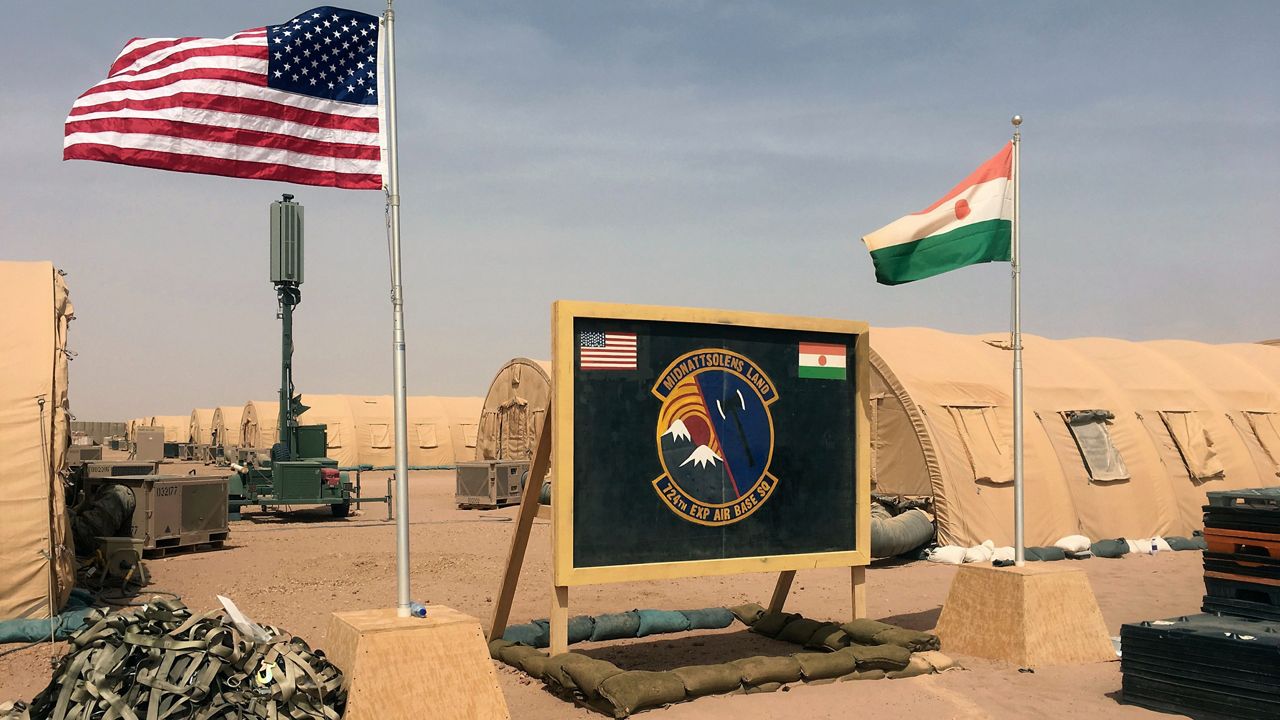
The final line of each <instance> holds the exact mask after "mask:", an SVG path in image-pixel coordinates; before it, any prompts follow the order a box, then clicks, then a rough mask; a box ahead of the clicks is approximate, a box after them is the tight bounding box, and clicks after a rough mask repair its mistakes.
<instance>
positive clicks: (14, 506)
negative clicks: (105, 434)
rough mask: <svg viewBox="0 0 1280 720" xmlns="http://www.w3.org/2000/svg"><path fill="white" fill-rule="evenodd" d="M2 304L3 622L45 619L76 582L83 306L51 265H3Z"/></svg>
mask: <svg viewBox="0 0 1280 720" xmlns="http://www.w3.org/2000/svg"><path fill="white" fill-rule="evenodd" d="M0 307H2V308H4V311H3V312H0V496H3V498H4V508H5V509H4V521H3V522H0V548H4V551H3V552H2V553H0V620H8V619H12V618H45V617H49V605H50V600H52V604H53V605H54V607H55V610H60V609H61V608H62V606H63V604H64V603H65V602H66V600H67V596H68V595H69V594H70V593H71V588H72V586H74V584H75V567H74V562H73V561H74V555H75V553H74V549H73V548H72V546H71V537H70V533H69V532H68V519H67V512H66V500H65V498H64V496H63V485H62V475H61V472H62V471H63V470H64V465H65V462H66V447H67V444H68V443H69V442H70V427H69V417H68V412H67V407H68V405H67V355H66V352H65V350H66V347H67V325H68V323H69V322H70V320H71V317H72V313H73V309H72V307H71V301H70V299H69V297H68V294H67V287H66V284H65V283H64V282H63V280H62V277H61V276H60V275H59V274H58V273H57V271H56V270H54V267H53V265H52V264H51V263H47V262H32V263H19V262H0ZM41 400H43V404H42V403H41ZM50 556H52V558H53V559H52V562H51V561H50V560H49V559H48V558H49V557H50ZM51 596H52V597H51Z"/></svg>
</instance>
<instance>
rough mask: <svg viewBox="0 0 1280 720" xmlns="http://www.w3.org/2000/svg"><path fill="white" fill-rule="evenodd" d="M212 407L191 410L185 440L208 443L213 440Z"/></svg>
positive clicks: (201, 443)
mask: <svg viewBox="0 0 1280 720" xmlns="http://www.w3.org/2000/svg"><path fill="white" fill-rule="evenodd" d="M213 413H214V409H213V408H196V409H194V410H192V411H191V422H190V424H189V425H188V426H187V427H188V430H187V442H191V443H196V444H199V445H208V444H209V443H211V442H213Z"/></svg>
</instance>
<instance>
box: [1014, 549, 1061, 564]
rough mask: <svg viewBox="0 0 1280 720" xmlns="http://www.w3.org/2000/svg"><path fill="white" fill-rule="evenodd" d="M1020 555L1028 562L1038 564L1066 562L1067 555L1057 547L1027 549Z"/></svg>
mask: <svg viewBox="0 0 1280 720" xmlns="http://www.w3.org/2000/svg"><path fill="white" fill-rule="evenodd" d="M1022 554H1023V556H1024V557H1026V559H1028V560H1035V561H1038V562H1052V561H1055V560H1066V559H1067V553H1066V552H1064V551H1063V549H1062V548H1057V547H1029V548H1025V549H1024V550H1023V551H1022Z"/></svg>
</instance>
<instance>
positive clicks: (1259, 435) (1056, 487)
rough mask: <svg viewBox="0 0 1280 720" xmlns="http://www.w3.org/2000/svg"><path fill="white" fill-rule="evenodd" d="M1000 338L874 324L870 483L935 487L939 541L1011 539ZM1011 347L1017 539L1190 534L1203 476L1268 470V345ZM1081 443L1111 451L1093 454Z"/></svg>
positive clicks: (1252, 480) (1247, 478)
mask: <svg viewBox="0 0 1280 720" xmlns="http://www.w3.org/2000/svg"><path fill="white" fill-rule="evenodd" d="M1007 340H1008V336H1007V335H1004V334H1000V335H996V334H991V335H979V336H969V335H957V334H951V333H945V332H942V331H938V330H929V329H923V328H875V329H874V330H873V331H872V332H871V354H870V361H871V367H872V372H871V387H870V392H869V396H870V405H871V407H870V412H869V415H870V420H871V426H872V433H871V434H872V459H871V464H872V482H873V489H874V491H875V492H879V493H884V494H889V495H905V496H916V497H922V496H932V498H933V500H934V507H935V512H936V515H937V520H938V542H939V543H940V544H944V545H963V546H972V545H976V544H978V543H981V542H983V541H985V540H993V541H994V542H995V544H996V545H1006V544H1009V543H1011V542H1012V540H1013V483H1012V471H1011V469H1007V468H1008V462H1007V461H1009V460H1011V452H1012V447H1013V440H1012V438H1013V408H1012V404H1011V401H1012V378H1011V373H1012V370H1011V369H1012V358H1011V356H1010V353H1009V352H1008V351H1006V350H1004V349H1002V348H1001V347H999V345H1001V344H1002V343H1006V342H1007ZM1023 347H1024V352H1023V355H1024V367H1025V379H1024V394H1025V402H1024V410H1025V422H1026V424H1025V450H1024V464H1025V477H1026V488H1025V489H1026V503H1025V509H1026V541H1027V544H1028V545H1051V544H1052V543H1053V542H1054V541H1055V540H1057V539H1058V538H1060V537H1062V536H1064V535H1076V534H1079V535H1084V536H1086V537H1089V538H1092V539H1099V538H1114V537H1150V536H1164V535H1190V534H1191V533H1192V532H1193V531H1195V530H1197V529H1200V528H1201V527H1202V519H1201V509H1200V507H1201V505H1203V504H1204V503H1205V502H1206V497H1205V494H1206V493H1207V492H1209V491H1212V490H1229V489H1237V488H1246V487H1259V486H1267V485H1276V484H1278V482H1280V476H1277V472H1280V465H1278V464H1277V462H1276V459H1275V457H1274V456H1273V455H1272V454H1271V452H1269V450H1268V447H1269V445H1274V444H1275V443H1277V442H1278V441H1280V437H1278V438H1273V433H1272V430H1271V428H1273V427H1277V428H1280V348H1277V347H1274V346H1269V345H1264V344H1259V343H1248V344H1246V343H1241V344H1227V345H1210V344H1206V343H1199V342H1191V341H1182V340H1160V341H1150V342H1130V341H1125V340H1116V339H1109V338H1081V339H1073V340H1051V339H1047V338H1042V337H1037V336H1032V335H1024V336H1023ZM1093 411H1103V413H1104V414H1101V415H1094V416H1091V417H1093V418H1095V419H1097V420H1098V422H1097V424H1096V425H1095V426H1094V427H1091V428H1090V429H1089V432H1088V433H1087V434H1079V436H1078V434H1076V433H1073V431H1072V427H1071V426H1070V424H1069V421H1070V419H1071V418H1072V417H1078V416H1079V413H1082V412H1093ZM1105 413H1110V414H1111V418H1110V419H1106V416H1105ZM1082 440H1083V441H1085V442H1082ZM1082 453H1084V454H1088V453H1096V455H1095V456H1094V457H1096V458H1099V459H1101V460H1106V461H1107V463H1109V464H1107V466H1106V467H1105V468H1104V467H1102V465H1103V464H1099V467H1095V468H1093V469H1092V470H1091V468H1090V466H1089V464H1088V463H1087V462H1086V460H1085V455H1084V454H1082ZM1113 456H1114V457H1113ZM1120 468H1122V469H1123V472H1120V471H1119V470H1118V469H1120Z"/></svg>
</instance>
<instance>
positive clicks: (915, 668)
mask: <svg viewBox="0 0 1280 720" xmlns="http://www.w3.org/2000/svg"><path fill="white" fill-rule="evenodd" d="M932 672H933V666H932V665H930V664H929V661H928V660H926V659H924V658H922V657H920V656H919V655H912V656H911V658H910V659H909V660H908V661H907V666H906V667H904V668H902V669H901V670H894V671H893V672H889V673H885V677H887V678H890V679H894V678H909V677H915V676H917V675H928V674H930V673H932Z"/></svg>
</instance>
